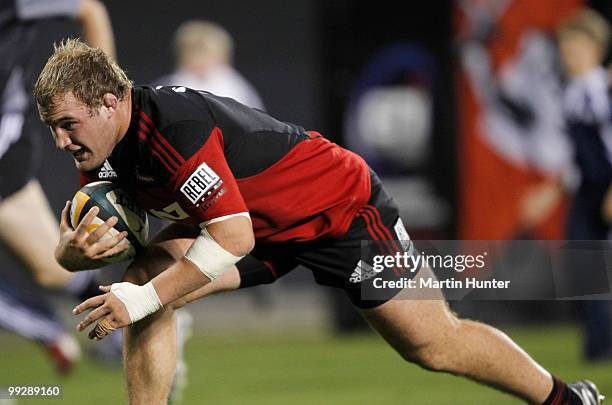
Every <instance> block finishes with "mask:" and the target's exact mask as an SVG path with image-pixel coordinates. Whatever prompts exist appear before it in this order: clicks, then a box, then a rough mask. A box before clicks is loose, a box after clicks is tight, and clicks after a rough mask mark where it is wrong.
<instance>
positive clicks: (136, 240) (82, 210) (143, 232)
mask: <svg viewBox="0 0 612 405" xmlns="http://www.w3.org/2000/svg"><path fill="white" fill-rule="evenodd" d="M94 206H97V207H98V208H99V209H100V210H99V212H98V215H97V216H96V217H95V218H94V219H93V221H92V222H91V224H89V226H87V231H89V232H93V230H95V229H96V228H97V227H99V226H100V225H102V224H103V223H104V222H105V221H106V220H107V219H109V218H110V217H112V216H115V217H117V219H119V221H118V222H117V224H115V226H114V227H113V228H111V229H109V230H108V232H106V234H105V235H104V236H103V237H102V239H107V238H110V237H112V236H114V235H117V234H118V233H120V232H123V231H127V233H128V236H127V237H126V238H125V239H123V240H122V241H121V243H127V244H128V245H129V248H128V249H127V250H124V251H123V252H121V253H119V254H116V255H114V256H111V257H108V258H106V259H102V260H103V261H104V262H106V263H119V262H123V261H126V260H131V259H133V258H134V256H136V253H138V252H139V251H140V250H142V249H143V247H144V246H146V244H147V238H148V236H149V221H148V219H147V214H146V212H145V210H144V209H142V208H141V207H140V206H139V205H138V204H137V203H136V202H135V201H134V200H133V199H132V198H131V197H130V196H129V195H128V194H127V193H126V192H125V191H124V190H122V189H121V188H119V186H117V185H116V184H114V183H112V182H110V181H96V182H93V183H89V184H87V185H86V186H84V187H83V188H81V189H80V190H79V191H77V192H76V194H75V195H74V198H73V199H72V204H71V206H70V223H71V225H72V228H73V229H76V227H77V225H78V224H79V223H80V222H81V221H82V220H83V218H84V217H85V215H86V214H87V213H88V212H89V210H90V209H91V208H93V207H94Z"/></svg>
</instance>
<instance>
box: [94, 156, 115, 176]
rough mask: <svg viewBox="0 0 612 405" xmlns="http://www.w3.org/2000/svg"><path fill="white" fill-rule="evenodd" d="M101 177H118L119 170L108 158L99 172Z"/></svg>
mask: <svg viewBox="0 0 612 405" xmlns="http://www.w3.org/2000/svg"><path fill="white" fill-rule="evenodd" d="M98 178H99V179H115V178H117V172H116V171H115V170H114V169H113V168H112V166H111V165H110V163H108V160H105V161H104V164H103V165H102V167H101V168H100V171H99V172H98Z"/></svg>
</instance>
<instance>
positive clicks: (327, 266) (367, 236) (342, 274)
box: [236, 172, 408, 308]
mask: <svg viewBox="0 0 612 405" xmlns="http://www.w3.org/2000/svg"><path fill="white" fill-rule="evenodd" d="M370 173H371V176H370V177H371V186H372V187H371V190H372V191H371V195H370V199H369V201H368V203H367V204H366V205H365V206H363V207H362V209H361V210H360V211H359V213H358V214H357V215H356V216H355V218H354V220H353V222H352V223H351V226H350V228H349V230H348V231H347V232H346V234H344V235H343V236H342V237H340V238H336V239H326V240H317V241H314V242H308V243H286V244H282V243H281V244H273V245H261V246H258V245H256V246H255V249H254V250H253V251H252V252H251V254H250V255H248V256H246V257H245V258H243V259H242V260H241V261H239V262H238V263H237V264H236V267H237V268H238V271H239V272H240V279H241V282H240V288H245V287H251V286H255V285H260V284H269V283H273V282H274V281H276V280H277V279H278V278H280V277H282V276H283V275H285V274H287V273H289V272H290V271H291V270H293V269H295V268H296V267H297V266H298V265H302V266H304V267H306V268H308V269H309V270H311V271H312V273H313V275H314V278H315V281H316V282H317V283H318V284H321V285H326V286H331V287H336V288H341V289H342V290H344V291H345V292H346V294H347V295H348V297H349V298H350V300H351V301H352V303H353V304H354V305H355V306H357V307H359V308H373V307H376V306H379V305H381V304H383V303H385V302H387V301H388V300H390V299H391V298H393V297H394V296H395V295H396V294H397V293H398V292H399V291H398V290H393V289H387V290H380V291H379V290H374V289H373V287H372V281H373V278H366V277H365V272H367V270H365V269H366V268H368V269H371V262H372V260H371V258H372V254H376V253H377V250H380V251H381V252H380V253H383V254H394V253H395V252H402V253H403V252H404V248H403V247H402V244H401V243H397V242H396V241H398V240H400V239H403V240H404V242H406V240H407V239H408V238H407V234H406V233H405V231H404V228H403V225H402V223H401V219H400V217H399V211H398V208H397V205H396V204H395V202H394V201H393V200H392V199H391V197H389V196H388V195H387V193H386V192H385V190H384V189H383V186H382V183H381V182H380V180H379V179H378V177H377V176H376V174H375V173H373V172H370ZM377 241H388V242H383V243H382V244H379V243H377ZM372 243H375V244H377V247H376V249H372ZM379 245H380V246H379ZM381 246H382V247H381ZM377 276H379V277H382V278H385V279H391V278H393V277H394V275H393V274H392V271H391V270H384V271H383V272H381V273H380V274H377ZM366 291H367V293H366Z"/></svg>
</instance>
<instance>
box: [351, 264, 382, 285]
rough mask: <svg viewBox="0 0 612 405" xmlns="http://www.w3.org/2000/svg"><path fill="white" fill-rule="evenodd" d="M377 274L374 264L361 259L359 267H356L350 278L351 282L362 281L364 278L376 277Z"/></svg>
mask: <svg viewBox="0 0 612 405" xmlns="http://www.w3.org/2000/svg"><path fill="white" fill-rule="evenodd" d="M376 274H377V273H376V272H375V271H374V268H372V266H370V265H369V264H367V263H365V262H364V261H363V260H359V262H358V263H357V267H355V270H354V271H353V274H351V278H349V281H350V282H351V283H361V282H362V281H364V280H367V279H369V278H372V277H374V276H375V275H376Z"/></svg>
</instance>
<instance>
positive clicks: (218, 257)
mask: <svg viewBox="0 0 612 405" xmlns="http://www.w3.org/2000/svg"><path fill="white" fill-rule="evenodd" d="M243 257H244V256H234V255H233V254H231V253H230V252H228V251H227V250H225V249H224V248H223V247H222V246H221V245H219V244H218V243H217V242H216V241H215V240H214V239H213V237H212V236H211V235H210V233H208V231H207V230H206V228H202V231H201V232H200V235H199V236H198V237H197V238H196V240H195V241H194V242H193V245H191V247H190V248H189V250H187V253H185V258H186V259H187V260H189V261H190V262H191V263H193V264H194V265H195V266H196V267H197V268H198V269H200V271H201V272H202V273H204V275H205V276H206V277H208V278H209V279H210V280H211V281H212V280H214V279H215V278H217V277H219V276H221V275H222V274H223V273H225V272H226V271H227V270H228V269H229V268H230V267H231V266H232V265H234V264H235V263H236V262H238V260H240V259H242V258H243Z"/></svg>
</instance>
